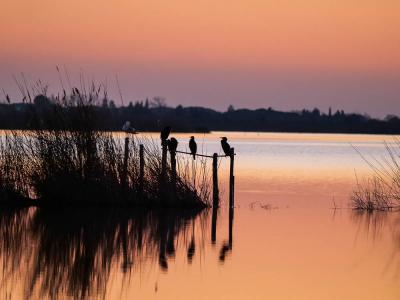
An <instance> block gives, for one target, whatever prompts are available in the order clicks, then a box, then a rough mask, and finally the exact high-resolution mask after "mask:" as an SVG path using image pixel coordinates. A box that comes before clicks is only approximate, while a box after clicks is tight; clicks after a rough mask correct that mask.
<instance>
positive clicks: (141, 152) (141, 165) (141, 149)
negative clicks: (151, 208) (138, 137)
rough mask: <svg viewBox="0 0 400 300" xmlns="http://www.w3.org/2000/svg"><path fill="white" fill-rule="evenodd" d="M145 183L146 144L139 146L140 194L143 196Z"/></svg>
mask: <svg viewBox="0 0 400 300" xmlns="http://www.w3.org/2000/svg"><path fill="white" fill-rule="evenodd" d="M143 183H144V146H143V145H142V144H140V146H139V194H140V196H141V197H142V196H143Z"/></svg>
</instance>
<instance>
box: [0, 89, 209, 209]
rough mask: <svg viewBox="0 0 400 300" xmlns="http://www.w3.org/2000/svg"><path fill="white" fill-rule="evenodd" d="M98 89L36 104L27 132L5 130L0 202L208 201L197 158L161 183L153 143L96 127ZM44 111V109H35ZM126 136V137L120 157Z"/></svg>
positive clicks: (168, 203)
mask: <svg viewBox="0 0 400 300" xmlns="http://www.w3.org/2000/svg"><path fill="white" fill-rule="evenodd" d="M99 90H100V88H98V89H96V88H95V87H94V85H93V86H91V87H90V88H88V89H83V90H82V91H81V90H78V89H77V88H73V89H72V91H71V93H70V96H69V97H68V96H64V97H63V98H61V99H59V98H55V99H53V101H51V102H49V103H45V104H38V105H35V106H34V107H33V109H32V113H31V117H30V122H31V124H32V128H34V129H33V130H31V131H24V132H15V131H13V132H6V133H4V135H3V137H2V138H1V139H0V141H1V143H0V199H1V200H0V201H1V202H12V201H13V200H14V201H16V199H25V200H27V199H31V200H32V199H34V200H35V204H36V205H75V204H77V205H87V204H89V205H93V204H96V205H100V204H106V205H109V204H112V205H132V204H135V205H146V206H201V207H205V206H207V205H209V202H210V200H209V196H210V183H209V180H208V173H207V167H206V165H205V162H204V161H203V162H199V163H196V164H194V165H193V167H192V169H191V170H189V169H188V166H189V165H190V164H191V160H189V158H187V159H185V158H179V159H178V165H179V166H181V167H180V168H178V174H177V178H176V179H175V178H174V180H172V179H171V178H172V171H171V169H170V168H168V169H167V174H166V178H164V179H163V180H162V178H160V174H161V154H160V149H159V146H158V142H156V141H154V140H151V139H146V138H137V137H136V136H134V135H133V134H130V133H122V134H119V135H118V134H115V133H110V132H104V131H98V130H96V128H98V126H99V123H100V122H101V120H100V119H99V114H97V113H96V109H97V107H98V106H97V100H98V97H99V96H98V93H99V92H98V91H99ZM63 94H64V95H66V93H65V91H64V93H63ZM39 97H41V96H39ZM40 103H43V101H41V102H40ZM43 109H46V110H48V111H49V113H47V114H39V113H38V111H40V110H43ZM43 115H45V116H47V117H46V119H43V117H42V116H43ZM125 137H127V138H128V139H129V143H128V145H127V146H128V147H127V150H128V153H129V155H128V157H127V159H126V158H124V151H125V146H124V145H123V140H124V138H125ZM140 144H142V145H144V149H145V165H146V168H145V172H144V178H143V182H144V184H143V191H141V187H140V184H139V183H140V182H141V180H140V178H139V176H140V170H139V169H140V168H139V163H140V157H139V147H140ZM182 166H183V168H182Z"/></svg>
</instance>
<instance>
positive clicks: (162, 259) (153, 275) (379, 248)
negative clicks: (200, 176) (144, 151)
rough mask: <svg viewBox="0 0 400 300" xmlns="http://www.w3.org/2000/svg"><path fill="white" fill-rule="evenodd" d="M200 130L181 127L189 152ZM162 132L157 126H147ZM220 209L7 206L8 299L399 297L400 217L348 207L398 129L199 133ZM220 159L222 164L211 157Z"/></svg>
mask: <svg viewBox="0 0 400 300" xmlns="http://www.w3.org/2000/svg"><path fill="white" fill-rule="evenodd" d="M190 135H191V134H176V135H174V136H175V137H176V138H177V139H178V140H179V142H180V144H179V146H178V149H180V150H183V151H184V150H187V148H188V145H187V144H188V140H189V137H190ZM143 136H146V137H152V138H154V139H158V134H143ZM221 136H227V137H228V139H229V142H230V143H231V146H232V147H234V148H235V152H236V153H237V155H236V157H235V208H234V210H229V209H228V176H229V174H228V171H229V160H228V159H227V158H226V159H225V158H222V159H220V162H219V185H220V189H221V192H222V193H221V208H220V209H219V210H218V211H212V210H207V211H203V212H200V213H199V212H195V211H185V212H176V211H171V210H160V211H152V212H144V211H138V210H127V209H125V210H118V209H112V210H110V209H108V210H104V209H103V210H96V211H92V210H90V209H89V208H87V209H84V210H83V211H82V210H80V211H76V210H73V209H72V208H71V209H64V210H63V211H58V210H54V209H42V210H40V211H38V210H36V209H34V208H29V209H2V211H1V212H0V236H1V240H0V259H1V260H0V267H1V269H2V273H1V274H2V275H1V281H0V291H1V294H0V298H1V299H24V298H27V297H30V298H32V299H46V298H48V299H50V298H55V299H57V298H59V299H64V298H67V299H68V298H70V299H73V298H90V299H97V298H100V299H104V298H105V299H132V298H138V299H266V298H270V299H398V298H399V297H400V289H399V283H400V268H399V267H400V255H399V254H400V226H399V225H400V215H399V214H398V213H396V212H391V213H384V212H377V213H372V214H367V213H362V212H357V211H354V210H352V209H350V208H349V205H350V196H351V192H352V190H353V189H354V188H355V186H356V183H357V181H356V178H358V180H359V181H362V180H363V179H364V178H367V177H368V176H369V175H371V174H372V171H371V169H370V168H369V167H368V165H367V164H366V162H365V161H364V160H363V158H362V157H361V155H360V154H359V153H358V152H360V153H362V154H363V155H364V156H365V157H366V158H367V159H373V158H377V159H381V158H382V157H385V155H386V149H385V146H384V144H383V142H384V141H386V142H389V143H392V142H393V137H392V136H383V135H345V134H294V133H240V132H213V133H211V134H197V135H196V139H197V143H198V148H199V152H200V153H207V154H210V155H212V153H214V152H219V153H220V152H221V148H220V144H219V137H221ZM210 166H211V161H210Z"/></svg>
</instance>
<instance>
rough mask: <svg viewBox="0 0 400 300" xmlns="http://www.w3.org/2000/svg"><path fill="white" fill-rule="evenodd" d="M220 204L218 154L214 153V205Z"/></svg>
mask: <svg viewBox="0 0 400 300" xmlns="http://www.w3.org/2000/svg"><path fill="white" fill-rule="evenodd" d="M218 206H219V190H218V154H217V153H214V154H213V207H218Z"/></svg>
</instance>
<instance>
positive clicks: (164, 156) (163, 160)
mask: <svg viewBox="0 0 400 300" xmlns="http://www.w3.org/2000/svg"><path fill="white" fill-rule="evenodd" d="M161 146H162V156H161V179H162V180H163V181H164V182H165V178H166V175H167V141H162V145H161Z"/></svg>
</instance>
